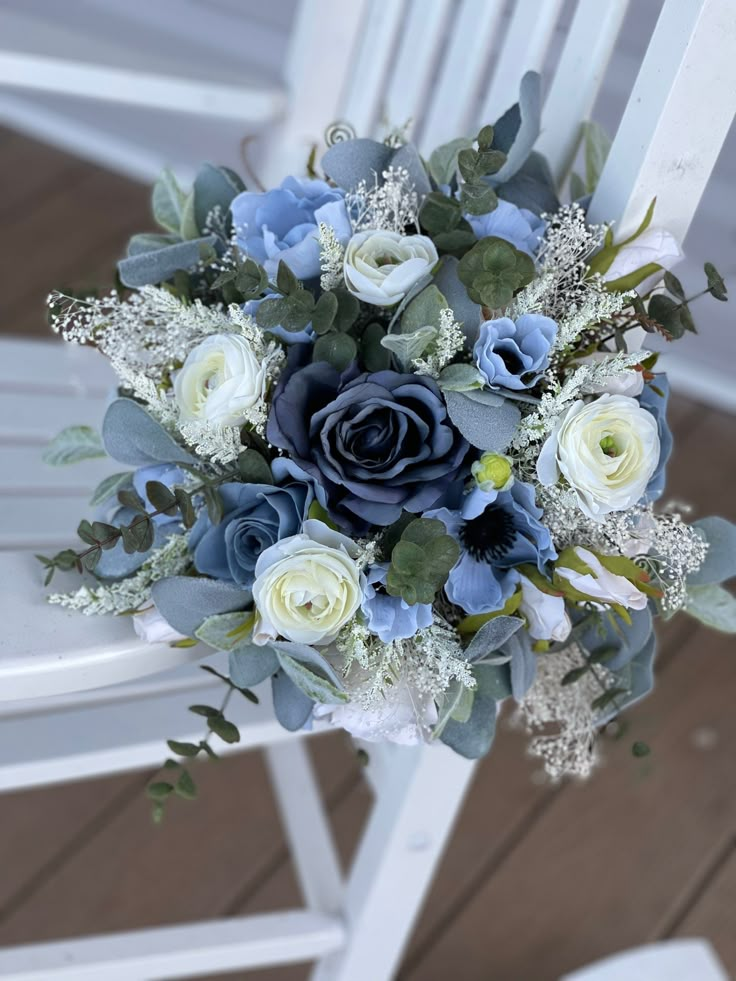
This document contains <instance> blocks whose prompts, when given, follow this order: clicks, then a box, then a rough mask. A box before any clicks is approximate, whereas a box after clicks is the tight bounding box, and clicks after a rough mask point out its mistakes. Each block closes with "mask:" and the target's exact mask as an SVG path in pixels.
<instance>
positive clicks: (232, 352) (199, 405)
mask: <svg viewBox="0 0 736 981" xmlns="http://www.w3.org/2000/svg"><path fill="white" fill-rule="evenodd" d="M265 384H266V367H265V365H263V364H261V362H260V361H259V360H258V358H256V356H255V354H254V353H253V349H252V347H251V346H250V344H249V343H248V341H247V340H246V339H245V338H244V337H239V336H238V335H237V334H212V335H211V336H210V337H206V338H205V339H204V340H203V341H202V342H201V344H198V345H197V346H196V347H195V348H194V349H193V350H192V351H190V352H189V354H188V355H187V359H186V361H185V362H184V365H183V367H182V368H181V370H180V371H179V372H177V375H176V377H175V379H174V394H175V395H176V402H177V405H178V406H179V413H180V416H181V419H182V420H183V421H186V422H194V421H202V422H212V423H215V424H216V425H218V426H242V425H243V423H244V422H246V421H247V417H248V411H249V410H250V409H252V408H253V407H254V406H256V405H257V404H258V403H259V402H260V401H261V399H262V398H263V394H264V389H265Z"/></svg>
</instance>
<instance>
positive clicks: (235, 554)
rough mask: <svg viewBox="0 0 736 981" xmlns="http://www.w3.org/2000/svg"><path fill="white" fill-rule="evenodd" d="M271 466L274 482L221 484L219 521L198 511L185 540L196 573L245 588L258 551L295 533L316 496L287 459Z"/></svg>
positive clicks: (302, 475) (277, 461)
mask: <svg viewBox="0 0 736 981" xmlns="http://www.w3.org/2000/svg"><path fill="white" fill-rule="evenodd" d="M272 470H273V475H274V478H275V479H276V480H277V481H278V485H271V484H223V485H222V486H221V487H220V497H221V498H222V503H223V510H224V514H223V517H222V520H221V521H220V522H219V523H218V524H216V525H213V524H212V522H211V521H210V519H209V517H208V516H207V513H206V511H202V512H201V513H200V515H199V517H198V518H197V522H196V524H195V526H194V528H193V529H192V534H191V537H190V540H189V547H190V548H191V549H192V551H193V553H194V564H195V565H196V567H197V569H198V570H199V572H202V573H204V574H205V575H207V576H212V577H213V578H214V579H220V580H223V581H225V582H232V583H235V584H236V585H238V586H242V587H243V588H244V589H248V588H249V587H250V586H251V585H252V584H253V580H254V578H255V566H256V562H257V560H258V556H259V555H260V554H261V552H263V551H265V550H266V549H267V548H270V547H271V545H274V544H275V543H276V542H278V541H280V540H281V539H282V538H288V537H289V536H290V535H296V534H298V532H299V531H300V529H301V526H302V522H303V520H304V518H305V517H306V515H307V511H308V509H309V505H310V504H311V503H312V501H313V500H314V495H313V493H312V490H311V487H310V484H309V481H308V479H307V477H306V474H303V473H302V472H301V471H300V470H299V468H298V467H297V466H296V465H294V464H293V463H292V462H291V461H290V460H285V459H278V460H274V461H273V465H272Z"/></svg>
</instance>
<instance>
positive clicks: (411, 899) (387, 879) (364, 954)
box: [311, 745, 475, 981]
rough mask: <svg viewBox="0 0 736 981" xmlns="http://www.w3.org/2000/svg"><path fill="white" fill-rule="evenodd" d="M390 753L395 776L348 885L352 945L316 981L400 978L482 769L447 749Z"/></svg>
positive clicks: (318, 970)
mask: <svg viewBox="0 0 736 981" xmlns="http://www.w3.org/2000/svg"><path fill="white" fill-rule="evenodd" d="M386 749H387V750H388V751H389V752H390V753H391V754H392V755H393V760H392V766H391V771H390V776H389V778H388V779H387V780H386V782H385V784H384V786H383V787H382V788H381V789H382V793H381V795H380V796H379V798H378V799H377V801H376V803H375V805H374V808H373V811H372V812H371V815H370V817H369V819H368V824H367V827H366V830H365V832H364V834H363V837H362V839H361V843H360V846H359V848H358V852H357V855H356V858H355V861H354V863H353V866H352V869H351V871H350V875H349V878H348V883H347V894H346V901H345V916H346V920H347V928H348V939H347V944H346V946H345V949H344V950H342V951H340V952H339V953H338V954H335V955H332V956H331V957H327V958H325V959H324V960H323V961H322V962H321V963H320V964H318V965H317V966H316V967H315V969H314V972H313V974H312V976H311V977H312V981H379V979H381V981H382V979H388V978H392V977H393V976H394V972H395V970H396V968H397V966H398V963H399V960H400V958H401V954H402V951H403V949H404V946H405V944H406V941H407V939H408V937H409V934H410V932H411V929H412V926H413V924H414V920H415V918H416V916H417V914H418V912H419V909H420V908H421V904H422V900H423V898H424V895H425V893H426V890H427V888H428V887H429V883H430V881H431V879H432V874H433V872H434V869H435V867H436V864H437V862H438V861H439V858H440V856H441V854H442V850H443V848H444V845H445V842H446V840H447V838H448V836H449V834H450V832H451V830H452V825H453V822H454V820H455V818H456V816H457V814H458V812H459V809H460V807H461V805H462V801H463V798H464V795H465V792H466V790H467V788H468V786H469V784H470V780H471V779H472V776H473V772H474V766H475V765H474V763H473V762H471V761H469V760H465V759H463V758H462V757H460V756H457V755H456V754H455V753H453V752H452V750H450V749H448V748H447V747H445V746H442V745H434V746H426V745H425V746H395V745H391V746H387V747H386ZM369 766H370V763H369Z"/></svg>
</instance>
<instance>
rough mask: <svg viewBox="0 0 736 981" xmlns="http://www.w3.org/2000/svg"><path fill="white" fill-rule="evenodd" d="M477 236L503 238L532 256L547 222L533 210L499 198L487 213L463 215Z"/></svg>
mask: <svg viewBox="0 0 736 981" xmlns="http://www.w3.org/2000/svg"><path fill="white" fill-rule="evenodd" d="M464 217H465V219H466V220H467V221H468V222H469V223H470V226H471V228H472V229H473V231H474V232H475V234H476V236H477V237H478V238H487V237H488V236H490V235H493V236H495V237H496V238H502V239H505V240H506V241H507V242H510V243H511V244H512V245H513V246H514V248H516V249H520V250H521V251H522V252H526V253H527V255H530V256H532V258H533V257H534V255H535V254H536V252H537V249H538V248H539V243H540V241H541V239H542V236H543V235H544V230H545V228H546V227H547V223H546V222H545V221H543V220H542V219H541V218H540V217H538V215H535V214H534V212H533V211H527V209H526V208H517V207H516V205H515V204H511V202H510V201H502V200H501V199H500V198H499V201H498V206H497V207H496V208H494V210H493V211H489V212H488V214H487V215H464Z"/></svg>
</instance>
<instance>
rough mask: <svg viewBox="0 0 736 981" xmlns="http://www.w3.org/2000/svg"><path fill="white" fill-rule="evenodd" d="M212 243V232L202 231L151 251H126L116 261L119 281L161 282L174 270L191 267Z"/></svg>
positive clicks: (134, 286)
mask: <svg viewBox="0 0 736 981" xmlns="http://www.w3.org/2000/svg"><path fill="white" fill-rule="evenodd" d="M216 243H217V237H216V236H215V235H205V236H203V237H202V238H195V239H191V240H190V241H188V242H177V243H176V244H175V245H167V246H164V248H162V249H155V250H154V251H152V252H140V253H137V254H136V255H129V256H128V257H127V258H126V259H121V260H120V262H119V263H118V273H119V275H120V279H121V282H122V283H123V285H124V286H129V287H130V288H131V289H138V288H140V287H141V286H153V285H156V284H157V283H165V282H166V280H167V279H171V278H172V276H173V275H174V273H176V272H177V271H178V270H180V269H184V270H187V269H193V268H194V266H196V265H197V263H198V262H199V261H200V259H201V257H202V250H203V248H206V247H210V248H214V246H215V245H216Z"/></svg>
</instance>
